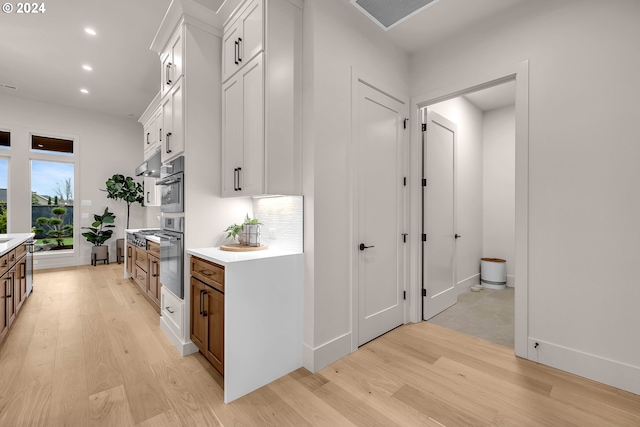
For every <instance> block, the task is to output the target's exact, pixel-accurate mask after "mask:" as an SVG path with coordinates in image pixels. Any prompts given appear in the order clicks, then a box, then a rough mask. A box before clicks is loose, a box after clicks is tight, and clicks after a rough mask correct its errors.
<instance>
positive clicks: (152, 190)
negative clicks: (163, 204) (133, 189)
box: [142, 176, 160, 206]
mask: <svg viewBox="0 0 640 427" xmlns="http://www.w3.org/2000/svg"><path fill="white" fill-rule="evenodd" d="M142 182H143V186H144V205H145V206H160V189H159V187H158V186H157V185H156V178H151V177H148V176H145V177H144V179H143V181H142Z"/></svg>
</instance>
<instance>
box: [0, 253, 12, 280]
mask: <svg viewBox="0 0 640 427" xmlns="http://www.w3.org/2000/svg"><path fill="white" fill-rule="evenodd" d="M9 267H11V264H9V252H7V253H6V254H4V255H2V256H1V257H0V275H2V274H4V273H6V272H7V271H8V270H9Z"/></svg>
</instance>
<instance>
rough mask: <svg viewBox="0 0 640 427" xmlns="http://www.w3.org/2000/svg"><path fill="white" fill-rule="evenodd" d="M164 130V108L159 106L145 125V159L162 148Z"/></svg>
mask: <svg viewBox="0 0 640 427" xmlns="http://www.w3.org/2000/svg"><path fill="white" fill-rule="evenodd" d="M161 132H162V108H160V107H158V108H157V109H156V111H154V113H153V114H152V115H151V117H150V118H149V120H147V122H146V123H145V125H144V133H143V135H144V141H143V144H144V159H145V160H147V159H148V158H149V157H151V156H152V155H153V153H155V152H156V151H157V150H158V149H159V148H160V139H161V136H160V134H161Z"/></svg>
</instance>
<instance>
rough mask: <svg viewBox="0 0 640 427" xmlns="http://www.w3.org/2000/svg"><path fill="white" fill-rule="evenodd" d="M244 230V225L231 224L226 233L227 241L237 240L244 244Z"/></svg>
mask: <svg viewBox="0 0 640 427" xmlns="http://www.w3.org/2000/svg"><path fill="white" fill-rule="evenodd" d="M242 229H243V227H242V224H231V225H230V226H228V227H227V229H226V230H224V231H226V232H227V239H232V240H236V238H237V239H238V243H242V241H240V239H241V238H242V239H243V240H244V236H243V235H242V234H243V233H242Z"/></svg>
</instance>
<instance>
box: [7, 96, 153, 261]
mask: <svg viewBox="0 0 640 427" xmlns="http://www.w3.org/2000/svg"><path fill="white" fill-rule="evenodd" d="M0 128H2V129H8V130H10V131H11V134H12V135H11V139H12V141H11V144H12V148H11V160H10V166H9V168H10V177H9V179H10V183H9V187H10V201H9V203H10V204H9V209H10V211H9V232H13V233H18V232H28V231H29V230H30V229H31V188H30V164H29V156H30V153H29V148H30V132H36V133H42V134H45V135H54V136H66V137H73V138H77V142H78V143H77V145H76V154H75V155H76V157H77V159H78V161H79V163H78V164H77V165H76V169H77V170H76V179H75V182H74V187H75V192H76V193H75V194H76V196H75V197H76V199H75V207H74V216H75V219H74V222H75V224H74V225H75V229H74V233H75V238H76V240H75V244H74V255H73V256H70V257H69V256H66V257H65V256H62V257H61V256H58V255H54V254H50V253H47V254H44V255H42V256H38V257H37V258H36V259H35V261H38V264H37V265H35V266H34V267H35V268H36V269H40V268H49V267H61V266H69V265H82V264H89V263H90V254H91V246H92V245H91V244H90V243H89V242H87V241H86V239H85V238H84V237H82V236H81V235H80V233H81V232H82V231H83V230H81V229H80V227H83V226H88V225H90V224H91V222H93V214H94V213H102V212H103V211H104V208H105V207H107V206H108V207H109V209H110V211H111V212H113V213H114V214H115V215H116V223H115V225H116V228H115V233H117V234H118V236H119V235H122V234H123V233H124V229H125V226H126V212H127V206H126V203H124V202H122V201H115V200H112V199H107V193H106V192H103V191H100V189H104V188H105V182H106V180H107V179H108V178H109V177H111V176H112V175H113V174H115V173H121V174H123V175H125V176H133V175H134V170H135V168H136V167H137V166H138V164H139V163H140V162H141V160H142V143H141V142H140V141H141V137H142V127H141V125H140V124H139V123H137V122H136V121H135V120H131V119H125V118H119V117H115V116H109V115H105V114H98V113H92V112H89V111H86V110H78V109H73V108H68V107H63V106H59V105H53V104H47V103H42V102H37V101H32V100H28V99H22V98H16V97H13V96H6V95H2V96H0ZM0 154H4V153H0ZM82 200H90V201H91V206H81V201H82ZM144 209H145V208H142V207H141V206H140V205H139V204H136V205H132V207H131V219H130V223H131V224H130V225H131V227H143V226H144V225H145V218H144ZM82 213H88V214H89V218H87V219H84V220H83V219H81V214H82ZM108 243H109V255H110V257H111V259H112V260H113V261H115V257H116V248H115V237H114V238H112V239H111V240H110V241H109V242H108ZM37 255H40V254H37Z"/></svg>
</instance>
